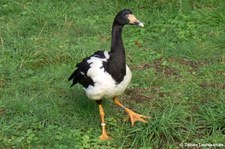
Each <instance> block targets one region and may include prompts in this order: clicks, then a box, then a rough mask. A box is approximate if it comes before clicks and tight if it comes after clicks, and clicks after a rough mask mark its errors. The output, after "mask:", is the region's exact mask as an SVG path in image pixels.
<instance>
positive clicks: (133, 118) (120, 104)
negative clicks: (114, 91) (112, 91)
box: [113, 96, 150, 127]
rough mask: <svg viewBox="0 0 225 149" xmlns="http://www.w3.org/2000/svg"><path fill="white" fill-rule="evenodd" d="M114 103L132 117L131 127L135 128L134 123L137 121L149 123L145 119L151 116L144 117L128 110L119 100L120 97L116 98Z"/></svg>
mask: <svg viewBox="0 0 225 149" xmlns="http://www.w3.org/2000/svg"><path fill="white" fill-rule="evenodd" d="M113 100H114V102H115V104H116V105H118V106H120V107H121V108H123V109H124V110H125V111H126V112H127V114H128V115H129V117H130V121H131V126H132V127H133V126H134V123H135V122H137V121H140V122H143V123H147V121H146V120H145V119H143V118H150V117H149V116H144V115H141V114H138V113H135V112H133V111H132V110H130V109H128V108H126V107H125V106H124V105H123V104H122V103H121V102H120V101H119V100H118V97H117V96H115V97H114V98H113Z"/></svg>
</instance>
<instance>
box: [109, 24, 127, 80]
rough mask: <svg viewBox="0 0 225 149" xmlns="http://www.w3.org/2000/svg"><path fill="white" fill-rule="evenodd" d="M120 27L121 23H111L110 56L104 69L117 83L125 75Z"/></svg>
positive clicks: (121, 27)
mask: <svg viewBox="0 0 225 149" xmlns="http://www.w3.org/2000/svg"><path fill="white" fill-rule="evenodd" d="M122 29H123V26H122V25H118V24H116V23H115V22H114V23H113V27H112V45H111V51H110V58H109V60H108V63H107V66H106V71H107V72H108V73H109V74H111V76H112V77H113V79H114V80H115V81H116V82H117V83H120V82H121V81H122V80H123V78H124V76H125V75H126V57H125V49H124V46H123V40H122V37H121V34H122Z"/></svg>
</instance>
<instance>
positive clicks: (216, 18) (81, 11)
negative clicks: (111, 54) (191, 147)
mask: <svg viewBox="0 0 225 149" xmlns="http://www.w3.org/2000/svg"><path fill="white" fill-rule="evenodd" d="M123 8H131V9H132V10H133V11H134V14H135V15H136V16H137V17H138V18H139V19H140V20H142V21H143V22H145V28H143V29H140V28H137V27H125V28H124V32H123V37H124V44H125V47H126V53H127V63H128V65H129V66H130V68H131V69H132V72H133V78H132V82H131V84H130V86H129V88H128V89H127V90H126V92H125V93H124V94H123V95H122V96H121V100H122V101H123V103H124V104H125V105H127V106H128V107H130V108H131V109H134V110H135V111H138V112H139V113H142V114H144V115H149V116H151V119H150V120H149V122H148V124H142V123H137V124H136V126H135V127H133V128H132V127H130V124H129V123H128V122H124V121H123V119H124V117H125V115H124V112H123V111H122V110H120V109H119V108H117V107H116V106H115V105H114V103H113V102H112V101H111V100H104V109H105V113H106V123H107V130H108V132H109V133H110V136H112V137H113V140H109V141H104V142H100V141H99V140H98V136H99V135H100V133H101V128H100V124H99V123H100V118H99V113H98V107H97V105H96V104H95V103H94V102H92V101H90V100H88V99H87V97H86V96H85V94H84V92H83V90H82V87H80V86H76V87H74V88H70V87H69V86H70V82H68V81H67V78H68V77H69V75H70V73H72V71H73V69H74V67H75V64H76V63H77V62H79V61H80V60H81V59H82V58H83V57H85V56H88V55H90V54H92V53H93V52H94V51H96V50H98V49H106V50H108V49H109V47H110V38H111V36H110V33H111V31H110V30H111V23H112V20H113V18H114V15H115V14H116V13H117V12H118V11H119V10H121V9H123ZM224 9H225V3H224V1H222V0H219V1H215V0H205V1H201V0H198V1H182V0H180V1H172V0H164V1H163V0H161V1H154V0H149V1H147V0H146V1H129V0H127V1H118V0H117V1H111V2H109V1H104V0H101V1H93V0H87V1H85V2H84V1H82V2H81V1H72V0H68V1H64V2H60V1H54V2H53V1H50V0H46V1H27V0H20V1H17V2H16V1H11V0H10V1H9V0H2V1H1V2H0V14H1V15H0V30H1V31H0V43H1V47H0V125H1V127H0V147H1V148H179V147H180V146H179V144H181V145H184V146H185V145H186V147H187V146H188V143H192V144H198V143H201V144H209V143H212V144H219V145H221V144H222V145H223V146H225V144H224V142H225V114H224V113H225V104H224V103H225V44H224V43H225V28H224V24H225V11H224ZM221 148H222V147H221Z"/></svg>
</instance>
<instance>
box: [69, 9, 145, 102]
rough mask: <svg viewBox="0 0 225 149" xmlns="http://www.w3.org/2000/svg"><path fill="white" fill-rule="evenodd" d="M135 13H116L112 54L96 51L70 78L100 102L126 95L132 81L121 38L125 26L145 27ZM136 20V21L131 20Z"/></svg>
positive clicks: (90, 96)
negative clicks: (107, 98)
mask: <svg viewBox="0 0 225 149" xmlns="http://www.w3.org/2000/svg"><path fill="white" fill-rule="evenodd" d="M129 15H132V12H131V11H130V10H129V9H125V10H123V11H121V12H120V13H118V14H117V16H116V17H115V20H114V22H113V26H112V44H111V51H97V52H95V53H94V54H93V55H91V56H90V57H87V58H84V59H83V61H82V62H80V63H78V64H77V65H76V67H77V69H76V70H75V71H74V72H73V74H72V75H71V76H70V77H69V80H72V79H73V84H72V85H75V84H76V83H80V84H81V85H83V87H84V89H85V91H86V94H87V96H88V97H89V98H90V99H93V100H100V99H102V98H103V97H104V96H106V97H113V96H116V95H120V94H121V93H123V92H124V90H125V89H126V87H127V86H128V84H129V83H130V80H131V76H132V75H131V71H130V69H129V67H128V66H127V65H126V57H125V49H124V46H123V41H122V37H121V33H122V29H123V26H124V25H125V24H137V25H139V26H143V24H142V23H141V22H140V21H138V20H137V19H136V18H135V17H134V18H132V17H130V18H129ZM132 19H133V20H132Z"/></svg>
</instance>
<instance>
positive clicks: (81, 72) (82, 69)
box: [68, 51, 106, 88]
mask: <svg viewBox="0 0 225 149" xmlns="http://www.w3.org/2000/svg"><path fill="white" fill-rule="evenodd" d="M91 57H98V58H102V59H104V58H106V57H105V54H104V51H97V52H95V53H94V54H93V55H91V56H89V57H86V58H84V59H83V60H82V61H81V62H80V63H78V64H77V65H76V67H77V69H76V70H75V71H74V72H73V73H72V74H71V76H70V77H69V79H68V80H69V81H70V80H72V79H73V83H72V85H71V86H73V85H75V84H77V83H80V84H81V85H83V86H84V87H85V88H87V87H88V86H89V85H93V86H94V81H93V80H92V79H91V78H90V77H89V76H87V72H88V70H89V68H90V65H91V63H88V60H89V59H90V58H91Z"/></svg>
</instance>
